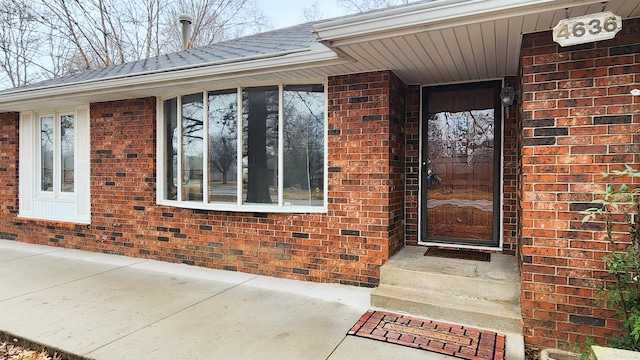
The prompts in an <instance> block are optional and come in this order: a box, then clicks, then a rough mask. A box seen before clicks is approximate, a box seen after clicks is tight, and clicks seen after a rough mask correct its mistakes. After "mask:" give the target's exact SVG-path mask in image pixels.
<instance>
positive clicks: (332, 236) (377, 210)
mask: <svg viewBox="0 0 640 360" xmlns="http://www.w3.org/2000/svg"><path fill="white" fill-rule="evenodd" d="M405 88H406V87H405V85H404V84H403V83H402V82H401V81H400V80H398V79H397V78H396V77H395V75H393V73H391V72H389V71H382V72H375V73H368V74H356V75H347V76H339V77H334V78H330V79H329V84H328V91H329V103H328V108H329V113H328V116H329V125H328V133H329V144H328V158H329V164H328V166H329V173H328V186H329V188H328V191H329V198H328V200H327V201H328V208H329V211H328V213H326V214H265V213H236V212H219V211H203V210H190V209H181V208H173V207H165V206H158V205H156V203H155V196H156V191H155V186H156V178H155V176H156V174H155V165H156V159H155V157H156V154H155V150H156V148H155V138H156V133H155V127H156V123H155V121H156V116H155V107H156V100H155V99H154V98H145V99H129V100H124V101H113V102H104V103H94V104H91V109H90V113H91V206H92V209H91V210H92V222H91V225H90V226H86V225H75V224H63V223H56V222H44V221H33V220H26V219H19V218H17V217H16V215H17V205H18V189H17V187H18V185H17V183H18V173H17V164H18V116H17V114H15V113H4V114H0V130H2V134H5V135H2V136H3V137H2V138H1V139H0V144H1V145H2V147H1V149H0V154H2V156H1V157H0V168H1V169H3V171H2V172H0V176H2V183H1V184H2V185H1V186H2V188H0V203H1V204H2V207H1V208H0V238H5V239H12V240H19V241H24V242H31V243H40V244H47V245H54V246H61V247H67V248H77V249H84V250H90V251H99V252H104V253H112V254H121V255H128V256H134V257H143V258H153V259H157V260H163V261H169V262H181V263H185V264H190V265H198V266H206V267H212V268H218V269H225V270H230V271H242V272H247V273H253V274H261V275H270V276H278V277H285V278H294V279H301V280H310V281H317V282H340V283H343V284H351V285H357V286H375V285H377V284H378V279H379V268H380V266H381V265H382V264H383V263H384V262H385V261H386V259H388V258H389V256H390V255H391V254H392V253H393V252H394V251H396V250H397V249H398V248H399V247H401V246H402V245H403V244H404V238H403V233H402V229H403V224H404V213H403V212H404V197H403V195H404V152H403V150H402V149H401V146H399V145H400V144H402V143H404V118H403V117H404V112H403V110H402V109H403V108H404V92H405ZM391 93H393V94H394V95H393V96H391V95H390V94H391Z"/></svg>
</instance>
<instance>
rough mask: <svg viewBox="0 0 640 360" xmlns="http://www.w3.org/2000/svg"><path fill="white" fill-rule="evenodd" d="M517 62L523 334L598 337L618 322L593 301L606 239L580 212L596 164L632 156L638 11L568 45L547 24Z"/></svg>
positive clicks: (599, 168) (639, 125)
mask: <svg viewBox="0 0 640 360" xmlns="http://www.w3.org/2000/svg"><path fill="white" fill-rule="evenodd" d="M521 62H522V73H523V76H522V90H523V100H524V101H523V104H522V150H521V152H522V156H521V173H520V178H521V181H520V192H521V195H520V206H521V212H522V213H521V222H520V227H521V229H520V230H521V233H522V261H523V265H522V308H523V317H524V321H525V339H526V342H527V343H531V344H537V345H544V346H560V345H562V344H563V343H564V342H569V343H574V342H577V341H584V340H585V338H586V337H592V338H595V339H597V340H598V341H599V342H602V341H603V338H604V337H607V336H609V335H611V334H612V333H614V332H615V331H616V329H618V325H619V323H618V322H617V320H615V319H614V314H613V313H612V312H610V311H603V310H602V309H601V308H600V307H598V306H595V305H594V300H595V298H596V289H597V288H599V287H601V286H602V285H603V281H604V279H605V278H606V272H605V268H604V264H603V262H602V261H601V257H602V255H603V254H604V253H605V251H606V250H607V249H608V242H607V241H606V240H605V234H604V232H603V231H602V230H603V228H604V227H603V224H602V223H590V224H582V222H581V219H582V216H581V215H580V214H579V211H580V210H583V209H585V208H587V207H589V206H590V204H591V202H592V201H593V200H594V198H593V196H592V192H593V191H594V190H603V189H604V188H605V186H606V185H605V183H604V181H603V180H602V176H601V175H600V174H601V173H603V172H611V171H612V170H616V169H622V168H623V166H624V164H636V165H637V164H639V163H640V99H638V98H637V97H636V98H635V99H634V98H632V96H631V95H629V91H630V90H631V89H633V88H634V87H638V86H639V85H638V84H639V83H640V19H635V20H626V21H625V22H624V28H623V30H622V31H621V32H620V33H619V34H618V35H617V36H616V38H615V39H612V40H608V41H602V42H597V43H590V44H584V45H578V46H574V47H570V48H562V47H560V46H558V45H557V44H555V43H554V42H553V41H552V36H551V32H543V33H537V34H531V35H525V37H524V41H523V48H522V59H521ZM636 168H637V166H636ZM616 237H619V238H621V239H624V234H622V233H620V234H616Z"/></svg>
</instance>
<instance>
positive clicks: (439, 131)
mask: <svg viewBox="0 0 640 360" xmlns="http://www.w3.org/2000/svg"><path fill="white" fill-rule="evenodd" d="M500 87H501V83H500V82H498V81H492V82H482V83H473V84H458V85H446V86H435V87H424V88H423V95H422V106H423V111H422V113H423V115H422V172H421V174H422V177H421V184H420V186H421V225H420V230H421V234H420V240H421V243H438V244H445V245H446V244H450V245H465V246H478V247H497V246H499V244H500V217H501V211H500V198H501V196H500V193H501V192H500V184H501V181H500V178H501V168H502V165H501V164H502V162H501V143H502V131H501V122H500V118H501V111H500V100H499V93H500Z"/></svg>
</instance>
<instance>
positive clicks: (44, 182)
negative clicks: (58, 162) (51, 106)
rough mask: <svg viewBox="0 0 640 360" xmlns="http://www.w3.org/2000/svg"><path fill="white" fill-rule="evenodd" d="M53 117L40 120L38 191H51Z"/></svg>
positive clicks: (53, 141)
mask: <svg viewBox="0 0 640 360" xmlns="http://www.w3.org/2000/svg"><path fill="white" fill-rule="evenodd" d="M54 144H55V138H54V132H53V117H50V116H48V117H42V118H40V190H42V191H53V147H54Z"/></svg>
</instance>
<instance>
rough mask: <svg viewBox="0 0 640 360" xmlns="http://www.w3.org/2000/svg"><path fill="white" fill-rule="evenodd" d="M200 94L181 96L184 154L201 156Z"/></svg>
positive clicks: (201, 107)
mask: <svg viewBox="0 0 640 360" xmlns="http://www.w3.org/2000/svg"><path fill="white" fill-rule="evenodd" d="M202 109H203V104H202V94H201V93H199V94H193V95H186V96H183V97H182V133H183V134H184V136H183V138H182V147H183V148H184V154H185V155H186V156H202V151H203V146H202V139H203V133H202V130H203V126H202V121H203V115H204V114H203V113H202Z"/></svg>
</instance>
